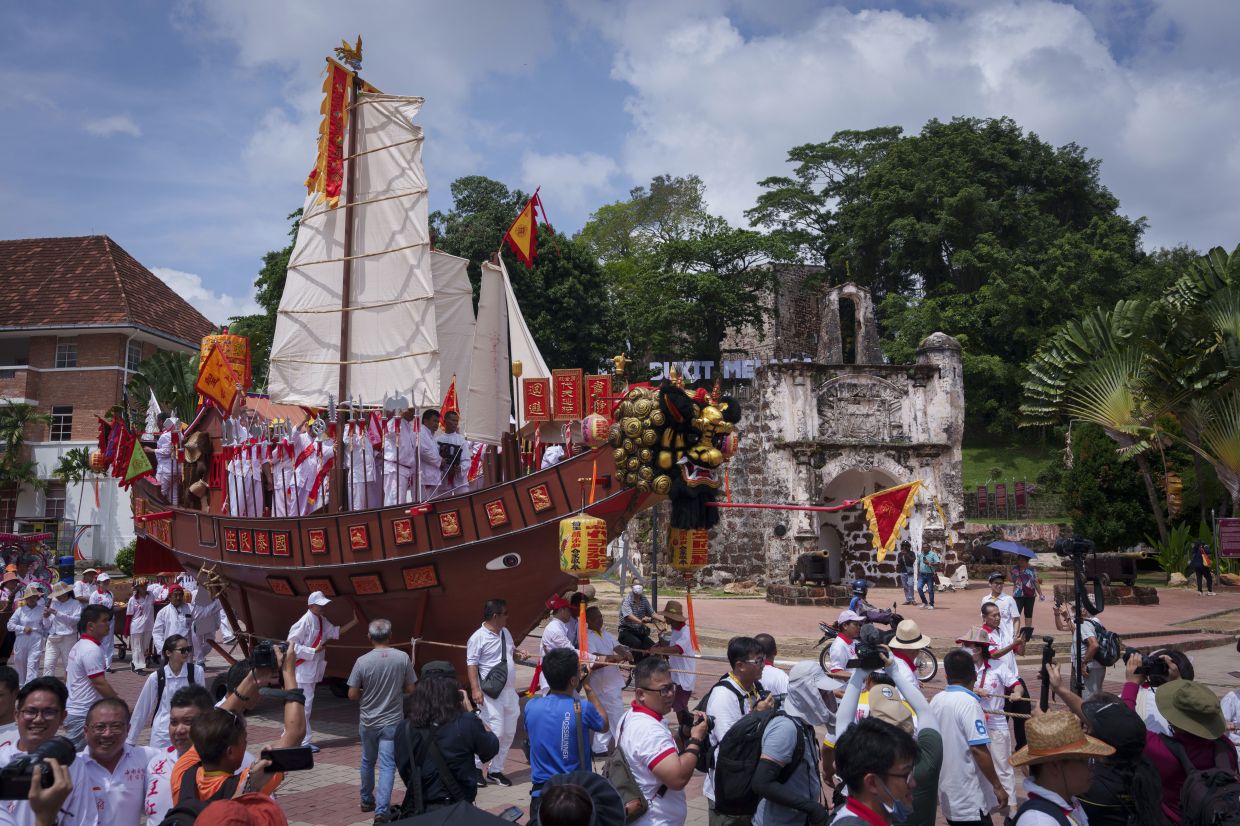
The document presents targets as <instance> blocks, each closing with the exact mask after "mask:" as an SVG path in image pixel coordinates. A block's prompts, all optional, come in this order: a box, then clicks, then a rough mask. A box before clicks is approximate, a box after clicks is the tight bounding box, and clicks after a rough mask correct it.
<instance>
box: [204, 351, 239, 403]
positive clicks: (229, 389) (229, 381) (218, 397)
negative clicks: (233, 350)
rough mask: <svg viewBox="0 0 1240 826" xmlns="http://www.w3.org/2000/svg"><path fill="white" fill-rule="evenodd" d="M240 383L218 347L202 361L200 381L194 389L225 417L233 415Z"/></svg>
mask: <svg viewBox="0 0 1240 826" xmlns="http://www.w3.org/2000/svg"><path fill="white" fill-rule="evenodd" d="M239 383H240V381H239V380H238V378H237V374H236V373H234V372H233V369H232V366H231V365H229V363H228V360H227V359H226V358H224V354H223V353H222V352H220V348H219V346H218V345H212V346H211V352H210V353H208V354H207V357H206V358H205V359H203V360H202V366H201V367H199V368H198V380H197V381H196V382H194V389H195V390H197V391H198V392H199V393H201V394H202V395H203V396H205V397H206V398H208V399H210V400H211V401H212V402H214V403H215V404H217V405H219V408H220V410H221V411H222V412H223V414H224V415H225V416H228V415H231V413H232V408H233V402H234V401H235V400H236V398H237V385H238V384H239Z"/></svg>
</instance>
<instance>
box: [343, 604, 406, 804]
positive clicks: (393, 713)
mask: <svg viewBox="0 0 1240 826" xmlns="http://www.w3.org/2000/svg"><path fill="white" fill-rule="evenodd" d="M367 632H368V633H369V635H370V644H371V645H373V646H374V650H373V651H370V652H369V653H367V654H363V655H362V656H361V657H358V659H357V662H355V663H354V664H353V672H352V673H351V674H349V699H350V700H361V714H360V717H359V719H358V724H357V733H358V736H359V737H361V740H362V765H361V776H362V788H361V793H362V811H363V812H371V811H373V812H374V813H375V816H376V817H378V816H379V815H386V814H387V811H388V804H390V803H391V800H392V782H393V780H394V778H395V776H396V730H397V728H398V727H399V725H400V721H401V720H402V719H404V716H405V714H404V696H405V695H406V694H412V693H413V684H414V683H415V682H417V679H418V678H417V675H416V674H415V673H414V670H413V663H412V662H411V661H410V659H409V655H408V654H406V653H405V652H404V651H399V650H397V649H395V648H392V647H391V644H390V643H391V639H392V623H391V622H389V621H388V620H385V619H377V620H374V621H373V622H371V623H370V627H369V628H368V629H367ZM376 755H378V758H379V789H378V791H377V792H376V790H375V756H376Z"/></svg>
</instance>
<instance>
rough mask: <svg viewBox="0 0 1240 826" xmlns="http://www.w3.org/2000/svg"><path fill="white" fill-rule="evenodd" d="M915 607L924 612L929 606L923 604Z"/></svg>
mask: <svg viewBox="0 0 1240 826" xmlns="http://www.w3.org/2000/svg"><path fill="white" fill-rule="evenodd" d="M917 607H918V608H920V609H921V610H923V611H924V610H926V609H927V608H929V607H930V606H929V605H927V604H926V603H924V602H923V603H922V604H921V605H918V606H917Z"/></svg>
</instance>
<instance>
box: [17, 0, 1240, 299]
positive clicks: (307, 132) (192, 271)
mask: <svg viewBox="0 0 1240 826" xmlns="http://www.w3.org/2000/svg"><path fill="white" fill-rule="evenodd" d="M1236 31H1240V3H1235V2H1232V0H1078V2H1075V3H1066V2H1050V0H1027V1H1025V2H1015V1H1012V0H1007V1H1005V0H995V1H994V2H980V0H977V1H975V0H937V2H934V1H931V0H927V2H894V1H893V2H881V1H880V0H873V2H868V3H867V2H843V3H813V2H802V0H784V2H780V0H694V2H679V3H678V2H668V0H661V1H659V2H655V1H654V0H650V2H642V1H639V0H634V1H633V2H595V1H594V0H578V1H577V2H563V3H561V2H550V0H525V2H522V3H511V2H499V1H498V0H494V1H493V2H488V1H484V0H478V1H477V2H458V3H455V4H445V3H442V2H397V0H387V2H380V1H379V0H372V1H371V2H365V1H364V0H355V1H354V2H348V3H341V2H336V3H326V2H319V1H318V0H283V1H281V2H277V1H276V0H210V1H209V2H208V0H173V1H172V2H156V1H155V0H130V2H119V1H116V2H108V0H100V2H85V0H83V1H82V2H78V3H65V2H39V3H25V4H14V3H8V4H4V6H3V7H2V8H0V55H3V57H2V58H0V81H2V82H3V87H2V88H4V89H5V93H4V95H3V96H0V122H3V123H4V125H5V126H6V127H7V128H5V129H3V130H0V237H5V238H20V237H36V236H50V235H81V234H90V233H106V234H108V235H111V236H112V237H113V238H114V239H116V241H117V242H119V243H120V244H121V245H122V246H123V247H125V248H126V249H127V250H129V251H130V252H131V253H132V254H134V255H135V256H136V257H137V258H138V259H139V260H140V261H142V262H143V263H144V264H146V265H147V266H148V267H150V268H152V269H153V270H155V271H156V272H157V273H158V274H159V275H160V276H161V277H163V278H164V279H165V280H167V281H168V282H169V283H171V284H172V285H173V286H174V287H175V288H177V289H178V290H180V291H181V292H182V293H183V294H184V295H186V296H187V297H189V298H190V299H191V300H193V301H194V302H195V303H197V304H199V305H200V306H201V307H202V308H203V309H204V311H205V312H206V313H207V314H208V315H209V316H210V317H211V318H212V319H213V320H216V321H223V320H224V319H225V318H226V317H227V316H228V315H230V314H235V313H238V312H245V311H247V310H248V309H250V308H251V307H252V303H251V299H250V296H251V293H252V288H251V284H252V280H253V277H254V274H255V272H256V271H257V269H258V266H259V261H260V259H261V256H262V254H263V253H264V252H265V251H267V250H269V249H273V248H276V247H278V246H280V245H281V244H282V243H283V240H284V232H285V230H286V222H285V216H286V215H287V214H288V213H289V212H290V211H292V210H293V209H295V208H296V207H298V206H300V204H301V201H302V199H303V197H304V189H303V188H302V181H303V180H304V177H305V173H306V171H307V170H308V169H309V168H310V166H311V163H312V161H313V155H314V151H315V128H316V125H317V122H318V117H319V116H318V111H317V110H318V103H319V91H318V89H319V84H320V70H321V67H322V60H323V57H324V56H325V55H326V54H328V53H329V52H330V50H331V48H332V47H333V46H334V45H335V44H336V43H337V42H338V41H339V38H341V37H348V38H350V39H352V38H353V37H355V36H356V34H358V33H359V32H360V33H361V34H362V35H363V37H364V38H365V52H366V61H365V66H366V70H365V72H364V74H365V76H366V77H367V78H368V79H369V80H371V82H373V83H374V84H375V85H376V86H378V87H379V88H381V89H383V90H384V91H390V92H393V93H399V94H418V95H423V96H425V97H426V99H427V104H426V106H425V107H424V109H423V111H422V114H421V115H420V116H419V123H421V124H422V125H423V126H424V127H425V128H426V131H427V144H426V149H425V162H426V166H427V173H428V177H429V179H430V182H431V187H432V207H433V208H440V209H446V208H448V207H449V206H450V202H449V200H450V199H449V196H448V192H447V185H448V184H449V183H450V182H451V181H452V180H453V179H454V178H456V177H459V176H461V175H466V174H485V175H489V176H491V177H494V178H497V179H499V180H502V181H504V182H505V183H507V184H509V185H510V186H520V187H522V188H525V189H527V190H529V189H533V187H534V186H537V185H540V184H541V186H542V187H543V194H544V200H545V202H546V205H547V209H548V212H549V214H550V217H551V218H552V220H553V222H554V223H556V224H557V228H559V229H563V230H568V231H574V230H576V229H578V228H580V226H581V225H582V223H584V221H585V220H586V219H587V218H588V216H589V213H590V212H591V211H592V209H594V208H596V207H597V206H599V205H601V204H604V203H609V202H611V201H614V200H618V199H620V198H623V197H624V196H625V194H626V193H627V192H628V190H629V189H630V188H631V187H632V186H635V185H637V184H642V183H645V182H647V181H649V179H650V177H651V176H652V175H655V174H659V173H664V172H668V173H672V174H677V175H684V174H690V173H695V174H698V175H700V176H701V177H702V178H703V180H704V181H705V182H706V185H707V197H708V199H709V201H710V204H711V206H712V208H713V209H714V210H715V211H717V212H719V213H720V214H723V215H725V216H726V217H728V218H729V219H730V220H732V221H734V222H736V223H740V222H742V221H743V216H742V213H743V210H744V209H745V208H747V207H748V206H750V205H752V203H753V200H754V197H755V195H756V194H757V191H758V189H757V186H756V182H757V181H758V180H759V179H761V178H764V177H766V176H769V175H773V174H781V173H782V172H783V171H785V164H784V157H785V154H786V152H787V150H788V148H789V147H791V146H793V145H795V144H798V143H803V142H808V141H819V140H827V139H828V138H829V137H830V136H831V134H832V133H833V132H835V131H837V130H839V129H864V128H869V127H872V126H878V125H885V124H898V125H901V126H904V127H905V128H906V129H909V130H916V129H917V128H919V127H920V126H921V125H922V124H923V123H925V121H926V120H927V119H928V118H931V117H938V118H943V119H946V118H950V117H952V116H954V115H971V116H997V115H1003V114H1006V115H1011V116H1012V117H1014V118H1015V119H1016V120H1017V122H1018V123H1020V124H1021V125H1022V126H1023V127H1025V128H1026V129H1028V130H1031V131H1034V132H1037V133H1038V134H1039V135H1040V136H1041V137H1043V138H1044V139H1046V140H1048V141H1050V142H1052V143H1054V144H1063V143H1066V142H1069V141H1075V142H1077V143H1079V144H1082V145H1084V146H1086V147H1087V148H1088V150H1089V152H1090V153H1091V155H1093V156H1095V157H1100V158H1102V159H1103V166H1102V175H1103V180H1104V182H1105V183H1106V184H1107V186H1109V187H1110V188H1111V189H1112V191H1113V192H1115V194H1116V195H1117V196H1118V197H1119V198H1120V200H1121V204H1122V208H1123V210H1124V211H1125V212H1126V213H1127V214H1129V215H1132V216H1141V215H1143V216H1146V217H1147V218H1148V219H1149V222H1150V229H1149V232H1148V234H1147V244H1148V245H1149V246H1164V245H1174V244H1179V243H1187V244H1189V245H1192V246H1194V247H1198V248H1206V247H1209V246H1213V245H1216V244H1222V245H1224V246H1228V247H1231V246H1234V245H1235V243H1236V242H1237V241H1240V238H1237V233H1236V227H1237V226H1240V199H1237V198H1236V197H1235V193H1236V192H1237V191H1240V104H1238V103H1237V101H1240V94H1237V93H1238V92H1240V52H1238V51H1237V50H1235V48H1234V33H1235V32H1236Z"/></svg>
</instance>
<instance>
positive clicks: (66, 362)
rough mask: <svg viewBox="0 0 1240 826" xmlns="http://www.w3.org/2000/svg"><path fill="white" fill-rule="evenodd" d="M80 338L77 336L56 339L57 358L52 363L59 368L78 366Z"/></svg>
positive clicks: (65, 368)
mask: <svg viewBox="0 0 1240 826" xmlns="http://www.w3.org/2000/svg"><path fill="white" fill-rule="evenodd" d="M77 344H78V340H77V339H76V338H58V339H56V360H55V361H54V362H52V365H53V366H54V367H55V368H56V369H57V370H67V369H72V368H74V367H77V366H78V350H77Z"/></svg>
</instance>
